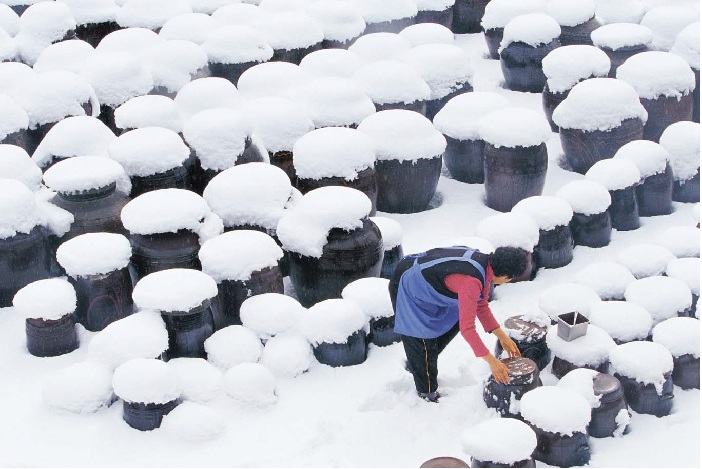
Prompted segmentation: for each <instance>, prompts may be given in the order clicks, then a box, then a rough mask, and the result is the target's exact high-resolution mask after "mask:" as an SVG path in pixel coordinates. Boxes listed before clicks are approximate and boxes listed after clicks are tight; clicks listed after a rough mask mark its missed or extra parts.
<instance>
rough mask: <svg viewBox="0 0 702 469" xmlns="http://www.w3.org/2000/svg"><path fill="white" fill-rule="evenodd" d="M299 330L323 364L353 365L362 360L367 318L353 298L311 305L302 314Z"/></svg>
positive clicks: (366, 351)
mask: <svg viewBox="0 0 702 469" xmlns="http://www.w3.org/2000/svg"><path fill="white" fill-rule="evenodd" d="M299 329H300V331H301V332H302V334H303V335H304V337H305V338H306V339H307V340H308V341H309V342H310V343H311V344H312V347H313V353H314V356H315V358H317V360H318V361H319V362H320V363H322V364H323V365H329V366H332V367H339V366H353V365H360V364H361V363H363V362H364V361H366V357H367V356H368V349H367V348H366V334H367V332H368V319H367V318H366V316H365V315H364V314H363V312H362V311H361V308H360V307H359V306H358V305H357V304H356V303H354V302H353V301H350V300H344V299H328V300H324V301H321V302H319V303H317V304H315V305H314V306H312V307H311V308H310V309H309V310H308V311H307V313H306V314H305V315H304V316H303V318H302V320H301V321H300V324H299Z"/></svg>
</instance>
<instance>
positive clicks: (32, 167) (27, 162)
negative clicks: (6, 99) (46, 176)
mask: <svg viewBox="0 0 702 469" xmlns="http://www.w3.org/2000/svg"><path fill="white" fill-rule="evenodd" d="M2 104H3V103H2V97H1V96H0V108H2ZM0 135H1V134H0ZM42 176H43V175H42V173H41V169H39V166H37V165H36V164H35V163H34V161H32V159H31V158H30V157H29V155H28V154H27V152H26V151H25V150H24V148H21V147H18V146H16V145H8V144H4V143H3V144H0V178H2V179H16V180H18V181H20V182H21V183H22V184H24V185H25V186H27V187H28V188H29V189H30V190H32V191H36V190H39V189H40V188H41V180H42Z"/></svg>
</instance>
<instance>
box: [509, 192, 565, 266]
mask: <svg viewBox="0 0 702 469" xmlns="http://www.w3.org/2000/svg"><path fill="white" fill-rule="evenodd" d="M512 212H514V213H523V214H525V215H528V216H529V217H531V218H532V220H534V222H535V223H536V225H537V226H538V227H539V242H538V244H537V245H536V246H535V247H534V268H539V267H544V268H546V269H555V268H558V267H563V266H565V265H568V264H570V262H571V261H572V260H573V234H572V233H571V231H570V220H571V219H572V218H573V209H572V208H571V206H570V204H569V203H568V202H567V201H565V200H564V199H561V198H559V197H553V196H545V195H537V196H532V197H527V198H526V199H523V200H521V201H519V202H517V204H516V205H515V206H514V207H513V208H512Z"/></svg>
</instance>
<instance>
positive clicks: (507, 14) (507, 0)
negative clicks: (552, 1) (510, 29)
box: [481, 0, 546, 30]
mask: <svg viewBox="0 0 702 469" xmlns="http://www.w3.org/2000/svg"><path fill="white" fill-rule="evenodd" d="M545 10H546V0H492V1H491V2H489V3H488V4H487V5H486V6H485V14H484V15H483V18H482V20H481V25H482V26H483V29H484V30H488V29H497V28H504V27H505V26H506V25H507V23H509V22H510V20H512V19H513V18H515V17H517V16H519V15H524V14H527V13H543V12H544V11H545Z"/></svg>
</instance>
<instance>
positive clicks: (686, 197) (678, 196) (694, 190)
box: [673, 168, 700, 203]
mask: <svg viewBox="0 0 702 469" xmlns="http://www.w3.org/2000/svg"><path fill="white" fill-rule="evenodd" d="M673 200H674V201H675V202H687V203H696V202H699V201H700V169H699V168H697V174H695V175H694V176H693V177H692V178H690V179H687V180H685V181H675V184H674V185H673Z"/></svg>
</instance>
